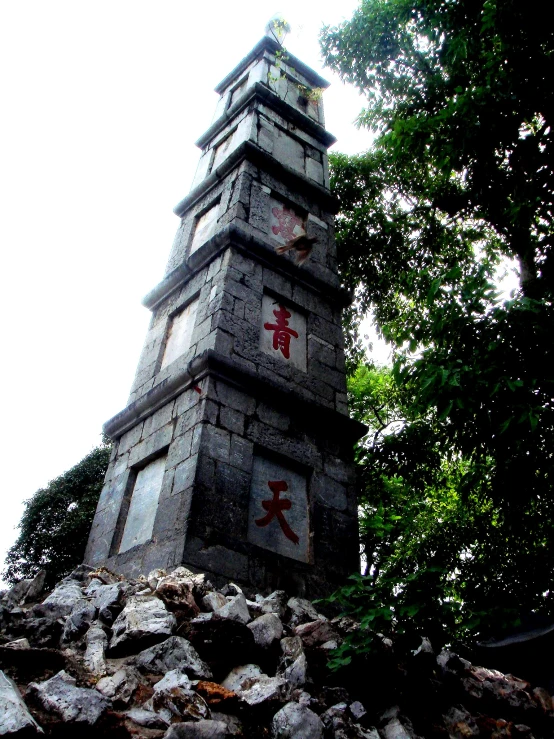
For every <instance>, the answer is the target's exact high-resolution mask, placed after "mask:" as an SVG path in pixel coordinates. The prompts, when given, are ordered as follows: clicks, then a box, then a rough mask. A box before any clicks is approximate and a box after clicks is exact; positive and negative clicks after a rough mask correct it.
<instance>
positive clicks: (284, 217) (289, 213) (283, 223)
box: [271, 208, 304, 242]
mask: <svg viewBox="0 0 554 739" xmlns="http://www.w3.org/2000/svg"><path fill="white" fill-rule="evenodd" d="M271 212H272V213H273V215H274V216H275V218H276V219H277V221H278V225H275V226H272V227H271V230H272V231H273V233H274V234H275V236H279V235H281V237H282V238H283V239H284V241H287V242H288V241H290V240H291V239H293V238H294V237H295V236H296V235H297V234H296V233H295V231H294V230H295V228H296V227H297V226H298V227H299V229H300V230H301V231H303V230H304V227H303V224H302V218H300V217H299V216H297V215H296V213H295V212H294V211H293V210H289V209H288V208H272V209H271Z"/></svg>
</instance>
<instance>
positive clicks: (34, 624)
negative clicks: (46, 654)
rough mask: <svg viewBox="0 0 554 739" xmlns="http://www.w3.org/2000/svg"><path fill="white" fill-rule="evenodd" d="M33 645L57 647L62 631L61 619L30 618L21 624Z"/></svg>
mask: <svg viewBox="0 0 554 739" xmlns="http://www.w3.org/2000/svg"><path fill="white" fill-rule="evenodd" d="M23 628H24V629H25V633H26V634H27V637H28V639H29V641H30V642H31V644H32V645H33V646H34V647H43V648H48V647H57V646H58V645H59V643H60V638H61V635H62V631H63V623H62V619H58V618H55V619H53V618H51V617H47V618H30V619H28V620H27V621H25V624H24V626H23Z"/></svg>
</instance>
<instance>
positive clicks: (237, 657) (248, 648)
mask: <svg viewBox="0 0 554 739" xmlns="http://www.w3.org/2000/svg"><path fill="white" fill-rule="evenodd" d="M201 616H202V618H201V617H198V618H194V619H192V620H191V621H190V622H189V623H188V624H187V625H186V628H185V629H184V630H183V631H182V633H183V636H185V637H186V638H187V639H188V640H189V641H190V642H191V644H192V645H193V647H194V648H195V649H196V650H197V652H198V653H199V654H201V655H202V658H203V659H204V660H205V661H206V662H208V663H209V665H210V667H211V668H212V670H213V671H214V674H215V671H216V670H217V672H218V673H219V674H226V672H228V671H229V670H230V669H232V668H233V667H234V666H235V665H236V664H244V663H245V662H248V660H249V659H252V656H253V653H254V651H255V647H256V645H255V642H254V636H253V634H252V632H251V631H250V629H249V628H248V627H247V626H245V625H244V624H243V623H241V622H240V621H232V620H230V619H226V618H221V617H220V616H218V615H217V614H215V613H206V614H201ZM206 616H207V617H208V618H204V617H206Z"/></svg>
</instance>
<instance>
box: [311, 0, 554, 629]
mask: <svg viewBox="0 0 554 739" xmlns="http://www.w3.org/2000/svg"><path fill="white" fill-rule="evenodd" d="M535 10H536V9H533V8H532V7H531V6H529V4H525V3H519V2H516V1H515V0H464V2H461V1H460V0H458V1H456V0H454V1H450V0H364V1H363V2H362V4H361V5H360V7H359V9H358V10H357V11H356V12H355V13H354V16H353V18H352V19H351V20H350V21H348V22H345V23H343V24H342V25H341V26H339V27H337V28H327V29H324V32H323V34H322V47H323V50H324V54H325V56H326V60H327V63H328V64H329V65H330V66H331V67H333V68H335V69H336V70H337V71H338V72H339V73H340V74H341V75H342V77H343V79H345V80H346V81H348V82H350V83H352V84H354V85H356V86H357V87H358V88H359V90H360V91H361V92H362V93H363V94H364V95H365V96H366V98H367V101H368V104H367V108H366V109H365V110H364V111H362V113H361V115H360V123H361V125H365V126H369V127H371V128H372V129H373V130H374V131H375V133H376V141H375V145H374V147H373V148H372V150H371V151H370V152H368V153H366V154H363V155H359V156H355V157H347V156H344V155H335V156H334V157H333V161H332V186H333V189H334V191H335V193H336V194H337V195H338V196H339V198H340V200H341V213H340V216H339V219H338V234H337V238H338V242H339V247H340V249H339V253H340V258H341V265H340V267H341V273H342V277H343V280H344V282H345V284H346V285H347V286H349V287H351V288H353V289H355V291H356V295H357V297H358V302H357V305H356V310H357V313H358V318H359V317H360V316H361V315H363V313H365V311H367V310H368V309H371V310H372V312H373V314H374V315H375V318H376V321H377V325H378V327H379V329H380V331H381V333H382V335H383V336H385V338H387V339H388V340H389V341H390V342H391V344H392V346H393V348H394V364H393V368H392V372H391V373H387V372H383V371H381V372H380V371H378V370H376V369H375V368H365V369H363V368H361V369H359V370H358V371H357V372H356V373H355V374H354V375H353V380H352V383H351V392H352V395H353V399H354V401H353V407H354V408H355V410H356V414H357V415H358V416H359V417H360V418H361V419H362V420H366V422H369V423H370V425H371V426H372V428H373V429H374V435H375V433H376V432H377V434H376V437H375V439H373V440H372V441H371V443H370V444H368V443H366V445H365V446H364V447H362V448H361V449H360V451H359V458H360V463H361V465H362V469H363V478H364V483H365V505H366V511H367V516H366V519H365V522H364V526H365V530H364V541H365V552H366V556H367V558H368V563H369V570H368V574H367V575H366V576H365V578H364V577H362V578H361V579H360V578H358V579H356V580H355V581H354V582H353V584H352V586H351V587H350V589H349V593H348V595H347V596H344V602H345V607H349V608H362V611H363V610H364V609H367V608H368V607H372V606H378V607H381V608H383V609H384V610H383V613H386V609H387V608H390V607H392V608H393V614H392V616H391V618H390V619H389V622H392V623H393V624H395V626H396V627H398V625H399V624H400V622H401V621H402V618H403V616H402V614H401V612H402V609H403V608H404V615H405V616H406V614H408V615H407V616H406V618H404V622H405V629H407V630H409V628H410V627H409V623H413V622H414V618H415V620H416V621H417V619H418V618H419V619H420V621H421V623H425V622H426V616H424V614H425V613H429V614H431V612H433V613H434V615H433V618H432V619H431V620H432V622H433V624H435V627H437V628H438V627H439V626H440V628H442V631H443V637H444V638H447V636H448V635H450V638H453V635H456V634H458V635H460V634H462V633H465V634H466V635H467V634H468V633H473V634H475V635H481V636H484V635H485V634H487V633H489V631H490V630H491V629H493V630H494V629H496V630H497V631H498V627H499V625H500V624H502V623H506V622H509V621H510V619H512V620H513V618H514V614H520V615H521V614H522V613H523V612H527V611H541V612H546V613H547V614H549V615H550V616H554V608H553V606H552V603H551V595H550V594H551V591H552V589H553V586H554V582H553V572H554V569H553V565H554V547H553V544H552V528H553V524H554V516H553V514H552V512H551V511H552V502H553V473H554V464H553V453H554V451H553V450H554V415H553V397H554V370H553V366H554V364H553V357H552V354H553V342H552V335H553V332H552V325H553V319H554V309H553V301H552V297H553V256H552V241H553V237H554V229H553V221H552V218H553V198H554V168H553V163H554V162H553V156H554V146H553V145H554V141H553V132H552V129H551V124H552V120H551V118H552V116H553V110H554V109H553V107H552V102H553V98H554V85H553V84H552V79H553V77H552V74H551V72H552V66H553V61H554V30H553V29H552V28H551V27H550V26H549V25H548V24H543V23H540V20H539V19H538V18H537V14H536V12H535ZM506 260H511V261H508V264H510V263H512V264H515V265H516V266H517V270H518V274H519V288H518V289H517V290H516V291H515V293H514V294H513V295H512V297H511V299H508V300H506V299H504V300H503V299H502V298H501V296H500V295H499V292H498V287H497V284H498V274H499V271H501V270H502V269H505V267H504V265H505V264H506V263H507V262H506ZM353 318H354V322H355V318H356V316H354V317H353ZM351 320H353V319H352V317H351ZM353 356H356V355H355V354H354V355H353ZM358 358H359V357H358ZM376 383H377V386H378V387H377V388H376ZM379 392H381V393H383V392H384V397H385V400H384V407H383V409H381V411H379V414H380V415H382V414H383V413H384V412H385V410H386V413H388V414H392V415H400V416H401V418H402V422H401V423H398V422H397V423H396V424H395V425H393V427H392V433H386V434H383V432H382V430H381V431H378V429H379V427H380V425H381V421H382V419H381V420H380V419H379V418H378V417H377V416H376V413H375V408H376V407H377V406H376V403H375V398H376V397H378V396H379ZM382 405H383V404H382ZM388 430H389V431H390V428H389V429H388ZM372 537H373V538H372ZM387 578H388V580H387ZM422 583H424V584H425V586H424V587H423V585H422ZM387 588H388V590H387ZM384 591H387V593H388V595H386V594H385V592H384ZM343 595H344V594H343ZM341 597H343V596H341ZM418 598H419V600H417V599H418ZM354 603H357V605H353V604H354ZM417 603H419V606H417ZM348 604H349V605H348ZM361 604H363V605H361ZM416 606H417V608H416ZM418 608H419V610H418ZM394 609H396V610H395V611H394ZM406 609H408V610H406ZM433 609H434V610H433ZM417 614H419V615H417ZM429 623H430V622H429ZM403 628H404V627H403ZM439 630H440V629H439Z"/></svg>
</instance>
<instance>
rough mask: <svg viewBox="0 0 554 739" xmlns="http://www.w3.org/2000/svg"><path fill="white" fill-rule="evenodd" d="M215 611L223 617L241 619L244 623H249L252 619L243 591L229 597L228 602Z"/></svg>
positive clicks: (234, 619)
mask: <svg viewBox="0 0 554 739" xmlns="http://www.w3.org/2000/svg"><path fill="white" fill-rule="evenodd" d="M215 613H216V614H217V615H218V616H220V617H221V618H228V619H230V620H231V621H239V622H240V623H243V624H247V623H248V622H249V621H250V613H249V612H248V606H247V605H246V598H245V597H244V595H243V594H242V593H239V594H238V595H235V596H233V597H231V598H228V600H227V603H226V604H225V605H224V606H222V607H221V608H218V609H217V610H216V611H215Z"/></svg>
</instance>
